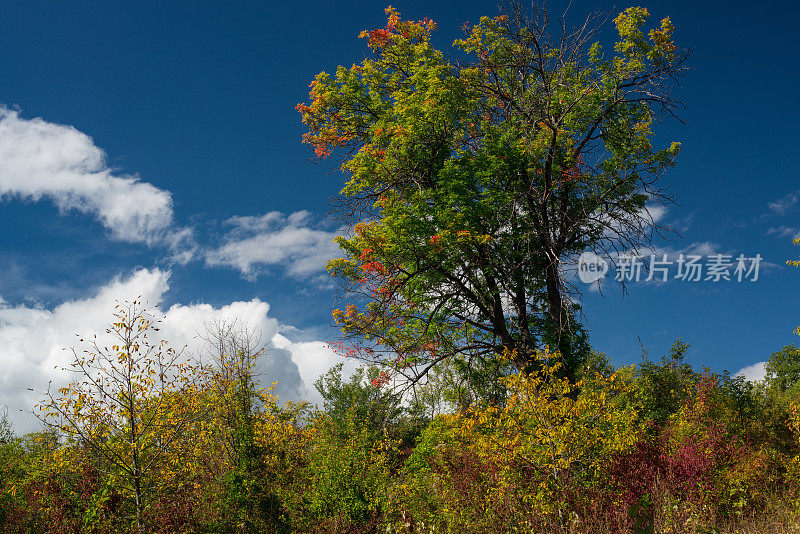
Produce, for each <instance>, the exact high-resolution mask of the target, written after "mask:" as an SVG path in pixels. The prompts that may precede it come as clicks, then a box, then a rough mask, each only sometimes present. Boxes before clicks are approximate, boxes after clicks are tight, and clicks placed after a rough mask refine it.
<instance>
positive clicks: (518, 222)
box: [297, 8, 685, 395]
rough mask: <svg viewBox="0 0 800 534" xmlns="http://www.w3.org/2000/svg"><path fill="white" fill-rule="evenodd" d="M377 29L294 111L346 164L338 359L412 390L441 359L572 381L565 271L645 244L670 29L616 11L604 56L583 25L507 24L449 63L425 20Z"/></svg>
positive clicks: (671, 52) (579, 343) (473, 37)
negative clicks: (551, 352) (343, 340)
mask: <svg viewBox="0 0 800 534" xmlns="http://www.w3.org/2000/svg"><path fill="white" fill-rule="evenodd" d="M386 13H387V16H388V21H387V25H386V27H385V28H382V29H378V30H374V31H371V32H364V33H362V37H364V38H366V39H367V45H368V47H369V48H370V49H371V50H372V52H373V54H372V56H370V57H368V58H367V59H365V60H364V61H363V62H361V63H360V64H357V65H353V66H352V67H351V68H349V69H348V68H345V67H339V68H338V69H337V70H336V72H335V74H328V73H325V72H323V73H320V74H319V75H318V76H317V77H316V78H315V79H314V81H313V82H312V83H311V91H310V93H309V98H310V101H309V103H307V104H299V105H298V106H297V109H298V111H300V113H301V114H302V117H303V122H304V123H305V124H306V126H307V127H308V130H309V131H308V133H307V134H306V135H305V136H304V141H305V142H307V143H309V144H310V145H311V146H312V147H314V149H315V151H316V154H317V155H318V156H319V157H325V156H327V155H329V154H332V153H333V152H337V153H341V154H343V163H342V165H341V170H342V171H343V172H344V173H345V174H347V175H348V176H349V181H347V183H346V185H345V186H344V188H343V189H342V191H341V199H340V200H341V203H342V206H341V209H342V210H343V211H344V212H345V213H346V214H349V215H352V216H353V217H354V219H355V220H357V221H358V223H357V224H356V225H355V228H354V233H353V235H352V236H350V237H345V236H342V237H339V238H338V239H337V243H338V244H339V245H340V247H341V248H342V249H343V251H344V253H345V257H343V258H340V259H338V260H334V261H332V262H330V263H329V270H330V272H331V273H332V274H333V275H335V276H336V277H337V278H338V280H339V281H340V282H341V284H342V286H343V288H344V289H345V290H346V291H347V292H348V293H349V295H350V296H351V297H352V298H353V300H354V301H355V302H351V303H348V304H347V306H346V307H345V308H344V309H342V310H336V311H335V312H334V318H335V320H336V321H337V323H338V324H339V325H340V326H341V327H342V331H343V333H344V334H345V336H346V337H347V339H348V341H349V342H350V345H348V346H347V347H343V349H344V350H346V351H348V353H350V354H353V355H357V356H360V357H362V358H365V359H368V360H371V361H377V362H379V363H380V364H382V365H384V366H385V367H388V368H389V369H391V370H392V371H394V372H396V373H400V374H403V375H405V376H406V377H408V378H409V379H410V380H412V381H415V380H419V379H420V378H421V377H422V376H424V375H425V374H426V373H427V372H428V371H429V369H430V367H431V366H435V365H436V364H438V363H439V362H441V361H443V360H445V359H448V358H456V359H459V360H461V361H462V362H463V364H464V366H465V367H466V368H468V369H475V368H476V367H478V368H481V367H482V368H485V369H486V371H487V372H488V373H496V371H497V369H496V365H494V361H495V360H497V358H498V356H499V355H501V354H502V353H503V349H509V350H511V351H512V352H513V354H515V358H516V359H515V361H514V362H512V363H514V364H515V366H516V368H517V369H520V370H530V369H528V366H530V365H534V364H536V362H537V360H536V358H535V356H534V355H535V354H536V353H537V351H538V350H540V349H542V348H544V347H545V346H547V345H549V346H551V347H554V348H558V351H559V352H558V354H559V355H560V357H561V358H562V366H561V368H560V372H561V373H563V374H564V375H565V376H568V377H571V378H573V379H574V378H576V377H577V374H578V369H579V368H580V367H581V365H582V361H583V359H584V358H585V357H586V355H587V353H588V344H587V343H586V340H585V332H584V331H583V329H582V327H581V325H580V321H579V320H578V314H579V308H578V307H577V304H576V302H574V300H573V299H571V298H570V295H571V293H572V292H571V290H570V287H569V284H568V283H567V282H566V278H565V274H564V269H565V268H566V266H569V265H574V260H575V256H576V255H577V254H580V253H581V252H582V251H583V250H585V249H586V248H592V249H596V250H598V251H600V252H608V251H610V250H611V249H614V248H615V247H617V246H624V247H626V248H634V249H636V247H637V246H639V245H640V244H641V243H643V242H646V241H647V240H648V235H649V232H650V231H651V229H652V228H653V226H652V224H653V222H654V221H653V220H652V217H650V214H649V211H648V209H647V206H648V203H650V204H652V203H656V202H658V201H659V200H663V199H664V195H663V193H662V191H661V189H660V188H658V187H656V185H655V184H656V180H657V178H658V177H659V176H660V175H661V174H662V173H663V172H664V171H665V170H666V169H667V168H669V167H670V166H671V165H672V164H673V162H674V160H675V157H676V155H677V152H678V146H679V145H678V144H677V143H673V144H672V145H670V146H668V147H666V148H661V149H658V148H655V147H654V146H653V144H652V138H653V132H652V131H651V126H652V124H653V123H654V122H655V121H656V120H657V119H658V116H659V114H660V113H662V112H671V110H672V109H673V108H674V105H675V102H674V101H673V100H672V99H671V98H670V97H669V94H668V87H669V86H671V85H672V82H673V79H674V78H675V77H676V76H677V75H679V74H680V72H681V71H682V70H683V66H682V65H683V61H684V59H685V54H684V53H683V52H681V51H680V50H678V49H677V47H676V46H675V45H674V44H673V43H672V37H671V36H672V33H673V30H674V28H673V26H672V24H671V22H670V21H669V19H664V20H662V21H661V23H660V25H659V26H657V27H656V28H655V29H653V30H651V31H650V32H649V33H647V34H645V33H644V32H645V30H644V29H643V26H644V24H645V19H646V18H647V16H648V13H647V11H646V10H644V9H642V8H630V9H628V10H626V11H625V12H623V13H622V14H620V15H619V17H617V18H616V19H615V20H614V23H615V25H616V28H617V33H618V36H619V40H618V42H617V43H616V44H615V45H614V46H613V52H609V53H605V52H603V51H602V48H601V46H600V45H599V44H594V45H592V44H591V42H592V40H593V39H595V38H596V37H597V36H598V28H594V27H593V26H594V22H595V21H594V20H589V21H587V23H586V24H585V25H583V26H581V27H578V28H577V29H576V30H575V33H574V34H569V33H564V34H563V37H562V38H561V39H552V38H551V37H550V35H549V31H550V26H549V24H548V23H547V21H546V20H543V19H541V18H536V17H533V18H532V17H530V16H528V15H527V14H526V13H525V12H524V11H523V10H518V9H510V10H507V12H505V13H504V14H502V15H501V16H499V17H496V18H488V17H484V18H482V19H481V20H480V22H479V23H478V24H477V25H476V26H474V27H473V28H472V31H471V32H469V33H468V35H467V36H466V38H465V39H460V40H457V41H456V42H455V43H454V46H455V48H456V49H457V50H459V51H460V53H461V54H462V55H463V56H465V57H467V58H469V59H468V60H467V61H465V62H459V63H455V62H451V61H449V60H447V59H446V58H445V55H444V53H443V52H442V51H440V50H438V49H437V48H435V47H434V46H433V44H432V42H431V33H432V31H433V30H434V29H435V24H434V23H433V22H432V21H430V20H427V19H425V20H422V21H418V22H414V21H407V20H403V19H401V17H400V14H399V13H398V12H397V11H396V10H394V9H392V8H388V9H387V10H386ZM362 215H364V216H365V220H359V219H361V218H362V217H361V216H362ZM362 302H364V303H366V304H365V305H364V306H361V307H359V304H360V303H362ZM487 360H488V361H487ZM474 363H476V364H477V365H473V364H474ZM493 393H494V392H490V395H491V394H493Z"/></svg>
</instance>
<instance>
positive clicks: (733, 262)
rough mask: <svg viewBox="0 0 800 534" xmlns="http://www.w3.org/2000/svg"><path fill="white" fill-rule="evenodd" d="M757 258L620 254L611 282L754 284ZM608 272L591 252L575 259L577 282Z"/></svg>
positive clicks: (598, 279) (758, 256) (605, 262)
mask: <svg viewBox="0 0 800 534" xmlns="http://www.w3.org/2000/svg"><path fill="white" fill-rule="evenodd" d="M763 259H764V258H762V257H761V254H756V255H755V256H745V255H744V254H739V255H738V256H737V257H735V258H734V257H733V256H731V255H730V254H710V255H708V256H706V257H703V256H700V255H697V254H679V255H678V257H677V258H674V259H671V258H670V257H669V256H668V255H667V254H659V255H656V254H651V255H650V256H638V255H632V254H622V255H620V256H619V257H618V259H617V262H616V274H615V275H614V279H615V280H616V281H618V282H640V281H644V282H650V281H656V282H667V281H669V280H680V281H682V282H744V281H750V282H756V281H758V274H759V267H760V265H761V262H762V261H763ZM607 272H608V262H607V261H606V260H605V259H603V258H602V257H600V256H598V255H597V254H594V253H592V252H584V253H583V254H581V256H580V258H579V259H578V278H579V279H580V280H581V282H584V283H586V284H592V283H595V282H598V281H600V280H602V279H603V278H604V277H605V275H606V273H607Z"/></svg>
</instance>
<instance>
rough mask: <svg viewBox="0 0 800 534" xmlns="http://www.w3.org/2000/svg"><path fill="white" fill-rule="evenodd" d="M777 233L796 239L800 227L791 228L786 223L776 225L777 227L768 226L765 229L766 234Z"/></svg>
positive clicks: (798, 235) (799, 234) (799, 232)
mask: <svg viewBox="0 0 800 534" xmlns="http://www.w3.org/2000/svg"><path fill="white" fill-rule="evenodd" d="M773 234H775V235H778V236H780V237H787V238H789V239H796V238H797V237H800V228H791V227H789V226H786V225H781V226H778V227H777V228H770V229H768V230H767V232H766V235H773Z"/></svg>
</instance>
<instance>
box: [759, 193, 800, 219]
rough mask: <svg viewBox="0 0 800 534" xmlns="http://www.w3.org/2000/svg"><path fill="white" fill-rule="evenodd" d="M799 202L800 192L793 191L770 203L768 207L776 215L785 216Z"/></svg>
mask: <svg viewBox="0 0 800 534" xmlns="http://www.w3.org/2000/svg"><path fill="white" fill-rule="evenodd" d="M798 201H800V191H792V192H791V193H789V194H787V195H784V196H783V197H781V198H779V199H778V200H775V201H773V202H770V203H768V204H767V207H768V208H769V210H770V211H771V212H772V213H773V214H774V215H783V214H785V213H786V212H787V211H788V210H789V208H791V207H792V206H794V205H795V204H797V202H798Z"/></svg>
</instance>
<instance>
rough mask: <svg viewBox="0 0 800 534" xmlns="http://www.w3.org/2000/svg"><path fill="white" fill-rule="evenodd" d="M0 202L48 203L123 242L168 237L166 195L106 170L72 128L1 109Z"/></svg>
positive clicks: (170, 215)
mask: <svg viewBox="0 0 800 534" xmlns="http://www.w3.org/2000/svg"><path fill="white" fill-rule="evenodd" d="M0 198H6V199H7V198H19V199H22V200H28V201H39V200H41V199H43V198H46V199H49V200H50V201H52V202H53V203H54V204H55V205H56V206H57V207H58V208H59V210H61V211H62V212H68V211H79V212H81V213H85V214H88V215H91V216H93V217H95V218H96V219H97V220H98V221H100V223H101V224H102V225H103V226H104V227H105V228H106V229H108V231H109V232H110V234H111V236H112V237H113V238H114V239H118V240H122V241H128V242H143V243H147V244H150V245H152V244H154V243H157V242H162V241H164V240H167V241H169V240H170V234H171V233H172V229H171V226H172V219H173V211H172V196H171V194H170V193H169V192H168V191H165V190H163V189H159V188H158V187H156V186H154V185H152V184H150V183H148V182H143V181H141V180H140V179H139V178H137V177H136V176H131V175H127V174H119V173H117V172H115V171H114V170H113V169H111V168H109V167H108V164H107V163H106V155H105V153H104V152H103V151H102V150H101V149H100V148H98V147H97V146H95V144H94V142H93V140H92V138H91V137H89V136H88V135H86V134H84V133H82V132H80V131H78V130H77V129H75V128H74V127H72V126H65V125H61V124H54V123H51V122H47V121H45V120H43V119H41V118H35V119H24V118H22V117H20V115H19V112H18V111H15V110H12V109H8V108H6V107H3V106H0ZM179 232H180V231H179ZM172 240H173V241H174V238H173V239H172Z"/></svg>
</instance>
